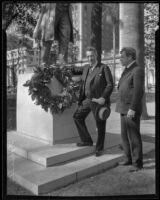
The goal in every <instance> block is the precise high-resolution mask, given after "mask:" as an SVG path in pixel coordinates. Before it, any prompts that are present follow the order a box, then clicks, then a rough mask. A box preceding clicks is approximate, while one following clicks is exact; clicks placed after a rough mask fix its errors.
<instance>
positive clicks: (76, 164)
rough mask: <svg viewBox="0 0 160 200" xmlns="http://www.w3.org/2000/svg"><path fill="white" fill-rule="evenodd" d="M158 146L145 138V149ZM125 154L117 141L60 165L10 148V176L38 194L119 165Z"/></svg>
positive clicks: (8, 157) (8, 166) (145, 151)
mask: <svg viewBox="0 0 160 200" xmlns="http://www.w3.org/2000/svg"><path fill="white" fill-rule="evenodd" d="M153 149H155V145H154V144H153V143H147V142H143V153H144V154H146V153H147V152H149V151H151V150H153ZM122 156H123V154H122V151H121V150H120V149H119V148H118V145H117V146H115V147H112V148H109V149H107V150H106V151H105V152H104V154H103V155H102V156H100V157H95V155H90V156H88V157H85V158H81V159H78V160H75V161H72V162H69V163H65V164H62V165H60V166H52V167H47V168H46V167H44V166H42V165H39V164H37V163H35V162H33V161H31V160H28V159H26V158H24V157H21V156H18V155H16V154H14V153H13V152H12V153H11V152H9V151H8V155H7V174H8V176H9V177H10V178H11V179H12V180H14V181H15V182H17V183H18V184H20V185H21V186H22V187H24V188H26V189H28V190H29V191H31V192H32V193H33V194H35V195H39V194H45V193H49V192H51V191H53V190H55V189H58V188H61V187H64V186H66V185H68V184H71V183H74V182H76V181H79V180H81V179H83V178H86V177H89V176H91V175H94V174H97V173H100V172H103V171H104V170H107V169H110V168H111V167H114V166H116V165H117V162H119V161H120V159H121V158H122Z"/></svg>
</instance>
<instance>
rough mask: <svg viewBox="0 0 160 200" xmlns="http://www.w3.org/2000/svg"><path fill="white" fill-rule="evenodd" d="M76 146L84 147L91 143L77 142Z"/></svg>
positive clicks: (91, 144)
mask: <svg viewBox="0 0 160 200" xmlns="http://www.w3.org/2000/svg"><path fill="white" fill-rule="evenodd" d="M77 146H78V147H84V146H93V143H90V142H79V143H77Z"/></svg>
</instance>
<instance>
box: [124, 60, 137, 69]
mask: <svg viewBox="0 0 160 200" xmlns="http://www.w3.org/2000/svg"><path fill="white" fill-rule="evenodd" d="M135 62H136V61H135V60H133V61H132V62H131V63H129V65H127V67H126V68H129V67H130V66H131V65H132V64H133V63H135Z"/></svg>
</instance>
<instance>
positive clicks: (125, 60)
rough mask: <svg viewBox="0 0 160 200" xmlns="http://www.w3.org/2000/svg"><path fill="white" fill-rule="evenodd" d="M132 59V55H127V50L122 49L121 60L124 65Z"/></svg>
mask: <svg viewBox="0 0 160 200" xmlns="http://www.w3.org/2000/svg"><path fill="white" fill-rule="evenodd" d="M131 61H132V57H131V56H126V52H125V51H122V53H121V57H120V62H121V64H122V66H125V67H126V66H127V65H128V64H129V63H130V62H131Z"/></svg>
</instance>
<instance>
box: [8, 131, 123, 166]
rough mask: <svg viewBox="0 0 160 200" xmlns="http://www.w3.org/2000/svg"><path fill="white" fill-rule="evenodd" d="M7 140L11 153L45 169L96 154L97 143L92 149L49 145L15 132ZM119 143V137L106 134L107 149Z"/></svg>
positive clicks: (73, 144)
mask: <svg viewBox="0 0 160 200" xmlns="http://www.w3.org/2000/svg"><path fill="white" fill-rule="evenodd" d="M7 140H8V141H7V144H8V145H7V147H8V149H9V151H12V152H14V153H15V154H18V155H20V156H22V157H24V158H27V159H29V160H32V161H34V162H36V163H38V164H40V165H43V166H45V167H48V166H53V165H56V164H60V163H64V162H67V161H70V160H74V159H78V158H81V157H84V156H87V155H90V154H92V153H94V152H95V143H94V146H92V147H77V146H76V143H67V144H55V145H49V144H46V143H43V142H40V141H37V140H35V139H31V138H28V137H26V136H23V135H22V134H20V133H17V132H15V131H12V132H8V134H7ZM119 142H120V136H119V135H117V134H110V133H107V134H106V142H105V148H110V147H112V146H115V145H118V144H119Z"/></svg>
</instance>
